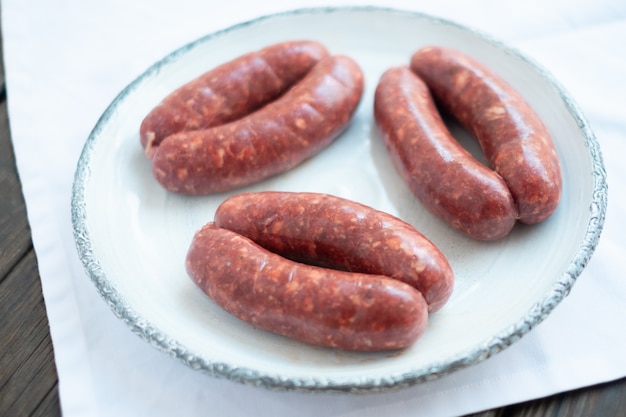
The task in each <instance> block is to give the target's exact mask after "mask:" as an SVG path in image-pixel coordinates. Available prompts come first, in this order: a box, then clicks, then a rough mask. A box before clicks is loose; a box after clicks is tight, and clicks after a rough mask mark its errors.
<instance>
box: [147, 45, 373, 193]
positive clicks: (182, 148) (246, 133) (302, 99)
mask: <svg viewBox="0 0 626 417" xmlns="http://www.w3.org/2000/svg"><path fill="white" fill-rule="evenodd" d="M362 93H363V73H362V72H361V69H360V68H359V66H358V65H357V64H356V62H354V61H353V60H352V59H351V58H349V57H347V56H343V55H334V56H330V57H327V58H324V59H322V60H321V61H320V62H319V63H318V64H317V65H315V66H314V67H313V69H312V70H311V71H310V72H309V73H308V74H307V75H306V76H305V77H304V78H303V79H302V80H301V81H299V82H298V83H296V84H295V85H294V86H293V87H292V88H291V89H290V90H289V91H288V92H287V93H285V94H284V95H283V96H281V97H280V98H279V99H277V100H275V101H273V102H271V103H269V104H267V105H265V106H264V107H263V108H261V109H259V110H257V111H256V112H253V113H251V114H249V115H248V116H246V117H244V118H241V119H239V120H236V121H234V122H231V123H227V124H224V125H220V126H216V127H213V128H210V129H206V130H196V131H189V132H182V133H177V134H174V135H170V136H168V137H167V138H166V139H165V140H164V141H163V142H162V143H161V145H160V146H159V147H158V148H157V151H156V152H155V154H154V158H153V160H152V172H153V174H154V176H155V178H156V179H157V181H158V182H159V183H161V185H163V187H165V188H166V189H168V190H170V191H174V192H179V193H184V194H194V195H197V194H209V193H216V192H222V191H227V190H231V189H234V188H237V187H241V186H244V185H248V184H251V183H254V182H257V181H260V180H262V179H264V178H267V177H269V176H272V175H275V174H278V173H280V172H283V171H286V170H288V169H290V168H292V167H294V166H296V165H298V164H299V163H301V162H302V161H304V160H305V159H307V158H309V157H311V156H313V155H315V154H316V153H318V152H320V151H321V150H322V149H324V148H325V147H326V146H328V145H329V144H330V143H331V142H332V141H333V140H334V139H335V138H336V137H337V136H338V135H339V134H340V133H341V132H342V131H343V130H344V129H346V127H347V126H348V124H349V122H350V121H351V118H352V115H353V114H354V112H355V110H356V108H357V106H358V104H359V101H360V99H361V95H362Z"/></svg>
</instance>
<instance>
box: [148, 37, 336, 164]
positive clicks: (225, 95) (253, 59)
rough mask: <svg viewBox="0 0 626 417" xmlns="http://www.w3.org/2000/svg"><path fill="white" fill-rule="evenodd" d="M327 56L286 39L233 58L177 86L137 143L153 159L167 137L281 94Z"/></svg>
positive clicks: (229, 117)
mask: <svg viewBox="0 0 626 417" xmlns="http://www.w3.org/2000/svg"><path fill="white" fill-rule="evenodd" d="M326 56H328V51H327V50H326V48H325V47H324V46H323V45H321V44H319V43H317V42H313V41H290V42H282V43H278V44H274V45H270V46H267V47H265V48H263V49H261V50H259V51H255V52H250V53H248V54H245V55H242V56H240V57H237V58H235V59H233V60H231V61H229V62H226V63H224V64H222V65H219V66H218V67H215V68H213V69H211V70H209V71H207V72H206V73H204V74H202V75H200V76H199V77H197V78H195V79H194V80H191V81H189V82H188V83H186V84H184V85H183V86H181V87H179V88H178V89H176V90H175V91H173V92H172V93H170V94H169V95H168V96H167V97H165V98H164V99H163V101H162V102H161V103H159V105H157V106H156V107H155V108H154V109H152V111H150V113H148V115H147V116H146V117H145V118H144V120H143V121H142V124H141V126H140V130H139V133H140V139H141V144H142V146H143V147H144V149H145V152H146V154H147V155H148V156H149V157H150V158H152V156H153V155H154V152H155V150H156V148H157V147H158V146H159V144H160V143H161V141H162V140H163V139H165V138H166V137H167V136H169V135H171V134H174V133H178V132H182V131H188V130H199V129H206V128H209V127H211V126H218V125H221V124H224V123H227V122H230V121H233V120H236V119H239V118H241V117H243V116H245V115H246V114H249V113H251V112H252V111H254V110H257V109H258V108H260V107H261V106H263V105H264V104H266V103H268V102H270V101H272V100H274V99H275V98H277V97H278V96H280V95H281V94H283V93H284V92H285V91H287V89H288V88H289V87H291V86H292V85H293V84H294V83H295V82H297V81H298V80H300V79H301V78H302V77H304V75H305V74H306V73H307V72H309V71H310V70H311V68H313V66H314V65H315V64H316V63H317V62H319V61H320V60H321V59H322V58H324V57H326Z"/></svg>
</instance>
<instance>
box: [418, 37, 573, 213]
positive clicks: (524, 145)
mask: <svg viewBox="0 0 626 417" xmlns="http://www.w3.org/2000/svg"><path fill="white" fill-rule="evenodd" d="M411 69H412V70H413V71H414V72H415V73H416V74H418V75H419V76H420V78H422V80H424V82H425V83H426V85H428V87H429V89H430V90H431V92H432V94H433V95H434V96H435V98H436V99H437V100H438V101H440V102H441V104H442V105H443V107H444V108H446V109H447V110H448V111H449V112H450V113H451V114H452V115H453V116H454V117H456V118H457V119H458V120H459V122H460V123H461V124H462V125H463V126H464V127H465V128H466V129H467V130H468V131H470V132H471V133H472V134H473V135H474V136H475V137H476V139H477V140H478V143H479V144H480V147H481V148H482V150H483V152H484V154H485V157H486V158H487V160H488V161H489V164H490V165H491V167H492V168H493V169H494V170H495V171H496V172H497V173H498V174H500V176H502V178H503V179H504V181H505V182H506V184H507V186H508V188H509V190H510V191H511V194H512V195H513V199H514V200H515V203H516V205H517V208H518V211H519V220H520V221H522V222H524V223H528V224H533V223H538V222H541V221H543V220H545V219H546V218H548V217H549V216H550V215H551V214H552V213H553V212H554V210H555V209H556V207H557V205H558V202H559V200H560V196H561V187H562V185H561V183H562V178H561V167H560V163H559V159H558V157H557V154H556V150H555V147H554V143H553V142H552V139H551V137H550V134H549V132H548V129H547V128H546V127H545V125H544V124H543V122H542V120H541V119H540V118H539V116H538V115H537V114H536V113H535V112H534V111H533V109H532V108H531V107H530V105H529V104H528V103H527V102H526V100H525V99H524V98H523V97H522V96H521V95H520V94H519V93H518V92H517V91H516V90H515V89H514V88H513V87H512V86H511V85H509V84H508V83H507V82H506V81H505V80H504V79H502V78H501V77H500V76H498V75H497V74H495V73H494V72H493V71H491V70H490V69H489V68H487V67H486V66H484V65H483V64H481V63H480V62H478V61H476V60H474V59H472V58H470V57H468V56H466V55H463V54H461V53H459V52H458V51H455V50H452V49H448V48H440V47H427V48H423V49H420V50H419V51H417V52H415V54H413V56H412V57H411Z"/></svg>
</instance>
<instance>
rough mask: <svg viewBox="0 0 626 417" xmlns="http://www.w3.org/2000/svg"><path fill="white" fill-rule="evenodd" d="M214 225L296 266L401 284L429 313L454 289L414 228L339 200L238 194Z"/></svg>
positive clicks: (441, 260)
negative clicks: (420, 299) (413, 290)
mask: <svg viewBox="0 0 626 417" xmlns="http://www.w3.org/2000/svg"><path fill="white" fill-rule="evenodd" d="M215 223H216V225H217V226H218V227H222V228H225V229H229V230H232V231H234V232H237V233H239V234H241V235H244V236H246V237H248V238H250V239H252V240H253V241H254V242H255V243H257V244H259V245H260V246H262V247H264V248H265V249H268V250H270V251H271V252H274V253H278V254H280V255H282V256H284V257H286V258H289V259H292V260H295V261H298V262H304V263H307V264H313V265H320V266H324V267H330V268H334V269H340V270H344V271H350V272H361V273H368V274H376V275H385V276H388V277H391V278H394V279H397V280H400V281H403V282H405V283H407V284H409V285H411V286H413V287H415V288H416V289H417V290H419V291H420V292H421V293H422V295H423V296H424V298H425V299H426V302H427V303H428V304H429V311H430V312H434V311H437V310H439V309H440V308H441V307H442V306H443V305H444V304H445V302H446V301H447V300H448V298H449V297H450V295H451V293H452V289H453V286H454V274H453V272H452V268H451V267H450V265H449V263H448V261H447V260H446V258H445V257H444V256H443V254H442V253H441V252H440V251H439V249H438V248H437V247H436V246H435V245H434V244H433V243H432V242H430V241H429V240H428V239H426V237H424V236H423V235H422V234H421V233H419V232H418V231H417V230H415V228H414V227H413V226H411V225H410V224H408V223H406V222H404V221H402V220H400V219H399V218H397V217H394V216H392V215H390V214H387V213H384V212H382V211H378V210H375V209H373V208H371V207H368V206H365V205H363V204H359V203H356V202H353V201H349V200H346V199H343V198H339V197H335V196H331V195H327V194H318V193H291V192H272V191H266V192H258V193H242V194H238V195H234V196H232V197H230V198H228V199H226V200H225V201H224V202H223V203H222V204H221V205H220V206H219V207H218V208H217V211H216V213H215Z"/></svg>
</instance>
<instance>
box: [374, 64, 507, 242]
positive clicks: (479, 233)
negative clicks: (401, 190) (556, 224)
mask: <svg viewBox="0 0 626 417" xmlns="http://www.w3.org/2000/svg"><path fill="white" fill-rule="evenodd" d="M374 117H375V121H376V124H377V126H378V128H379V130H380V132H381V136H382V137H383V139H384V142H385V145H386V147H387V149H388V151H389V153H390V156H391V159H392V161H393V164H394V166H395V168H396V170H397V171H398V172H399V174H400V176H401V177H402V178H403V180H404V181H405V182H406V184H407V185H408V187H409V189H410V190H411V191H412V192H413V194H414V195H415V196H416V197H417V198H418V199H419V200H420V201H421V202H422V204H423V205H424V206H425V207H426V208H427V209H429V210H430V211H431V212H432V213H433V214H435V215H436V216H438V217H440V218H441V219H443V220H444V221H445V222H446V223H448V224H449V225H450V226H452V227H453V228H455V229H457V230H460V231H461V232H464V233H465V234H467V235H468V236H470V237H472V238H474V239H479V240H495V239H500V238H502V237H504V236H506V235H507V234H509V232H510V231H511V230H512V228H513V226H514V225H515V221H516V218H517V210H516V208H515V205H514V202H513V198H512V196H511V193H510V192H509V190H508V188H507V186H506V184H505V183H504V181H503V180H502V178H500V176H499V175H498V174H496V173H495V172H494V171H492V170H491V169H489V168H488V167H486V166H485V165H483V164H481V163H480V162H479V161H478V160H476V159H475V158H474V157H473V156H472V155H471V154H470V153H469V152H468V151H467V150H465V149H464V148H463V147H462V146H461V145H460V144H459V143H458V142H456V140H454V138H453V137H452V136H451V134H450V132H449V131H448V129H447V128H446V126H445V124H444V122H443V120H442V119H441V117H440V115H439V113H438V111H437V109H436V107H435V103H434V101H433V98H432V96H431V95H430V92H429V91H428V88H427V87H426V85H425V84H424V83H423V82H422V81H421V80H420V79H419V78H418V77H417V76H416V75H415V74H413V73H412V72H411V70H410V69H409V68H407V67H395V68H391V69H389V70H387V71H386V72H385V73H383V75H382V76H381V78H380V80H379V83H378V86H377V87H376V91H375V94H374Z"/></svg>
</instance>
